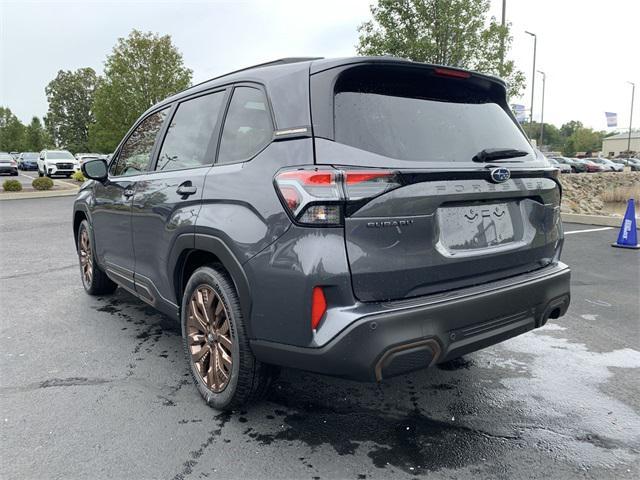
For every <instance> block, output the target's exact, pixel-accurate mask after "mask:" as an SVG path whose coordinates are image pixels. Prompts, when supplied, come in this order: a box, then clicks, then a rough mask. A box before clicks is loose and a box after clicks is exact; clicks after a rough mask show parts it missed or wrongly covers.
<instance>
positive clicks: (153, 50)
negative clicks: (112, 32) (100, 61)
mask: <svg viewBox="0 0 640 480" xmlns="http://www.w3.org/2000/svg"><path fill="white" fill-rule="evenodd" d="M191 75H192V71H191V70H190V69H188V68H186V67H185V66H184V63H183V60H182V54H181V53H180V52H179V51H178V50H177V49H176V47H175V46H174V45H173V44H172V43H171V37H170V36H169V35H164V36H159V35H156V34H152V33H150V32H147V33H144V32H140V31H138V30H133V31H132V32H131V33H130V34H129V36H128V37H127V38H120V39H118V43H117V44H116V46H115V47H114V49H113V51H112V53H111V55H109V56H108V57H107V60H106V62H105V68H104V78H102V79H101V80H100V81H99V83H98V88H97V89H96V93H95V101H94V105H93V111H94V113H95V117H96V123H95V124H93V125H91V127H90V134H89V137H90V144H89V150H91V151H99V152H112V151H113V150H114V149H115V147H116V146H117V145H118V143H119V142H120V140H121V139H122V137H123V136H124V134H125V133H126V132H127V130H128V129H129V128H130V127H131V125H133V123H134V122H135V121H136V119H137V118H138V117H139V116H140V114H141V113H143V112H144V111H145V110H147V109H148V108H149V107H151V106H152V105H154V104H155V103H157V102H159V101H160V100H162V99H164V98H166V97H168V96H170V95H172V94H174V93H176V92H178V91H180V90H184V89H185V88H187V87H188V86H189V85H190V83H191Z"/></svg>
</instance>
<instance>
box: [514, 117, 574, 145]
mask: <svg viewBox="0 0 640 480" xmlns="http://www.w3.org/2000/svg"><path fill="white" fill-rule="evenodd" d="M522 129H523V130H524V131H525V133H526V134H527V136H528V137H529V138H531V139H535V140H536V141H537V142H538V146H540V123H538V122H533V123H525V124H523V125H522ZM565 140H566V139H565V138H564V137H563V136H562V135H561V134H560V130H559V129H558V127H556V126H555V125H552V124H551V123H546V122H545V124H544V138H543V144H544V145H545V146H546V147H547V148H548V149H549V150H554V151H556V150H561V149H562V147H563V145H564V143H565Z"/></svg>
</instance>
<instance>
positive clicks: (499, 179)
mask: <svg viewBox="0 0 640 480" xmlns="http://www.w3.org/2000/svg"><path fill="white" fill-rule="evenodd" d="M510 178H511V172H510V171H509V169H508V168H503V167H500V168H494V169H493V170H491V180H493V181H494V182H496V183H503V182H506V181H507V180H509V179H510Z"/></svg>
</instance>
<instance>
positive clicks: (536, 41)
mask: <svg viewBox="0 0 640 480" xmlns="http://www.w3.org/2000/svg"><path fill="white" fill-rule="evenodd" d="M524 33H526V34H527V35H531V36H532V37H533V73H532V74H531V109H530V110H529V115H530V117H529V123H533V94H534V91H535V90H534V88H535V86H536V47H537V44H538V37H537V36H536V34H535V33H531V32H527V31H526V30H525V32H524Z"/></svg>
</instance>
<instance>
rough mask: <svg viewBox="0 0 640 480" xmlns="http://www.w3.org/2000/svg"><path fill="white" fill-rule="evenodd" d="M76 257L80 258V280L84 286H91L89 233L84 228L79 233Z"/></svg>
mask: <svg viewBox="0 0 640 480" xmlns="http://www.w3.org/2000/svg"><path fill="white" fill-rule="evenodd" d="M78 255H79V256H80V268H81V270H82V280H84V283H85V285H91V280H92V279H93V255H92V252H91V242H90V240H89V233H88V232H87V229H86V228H83V229H82V231H81V232H80V242H79V245H78Z"/></svg>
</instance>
